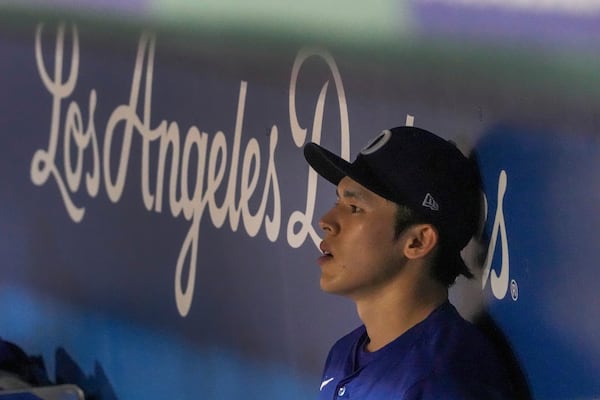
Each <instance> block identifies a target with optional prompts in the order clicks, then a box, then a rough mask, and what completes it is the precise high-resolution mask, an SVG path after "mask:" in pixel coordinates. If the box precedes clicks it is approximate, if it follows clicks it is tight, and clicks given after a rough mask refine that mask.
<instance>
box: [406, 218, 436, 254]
mask: <svg viewBox="0 0 600 400" xmlns="http://www.w3.org/2000/svg"><path fill="white" fill-rule="evenodd" d="M405 235H406V236H405V238H406V241H405V242H404V243H405V245H404V255H405V256H406V258H408V259H417V258H424V257H427V256H428V255H429V254H431V252H432V251H433V249H434V248H435V246H436V245H437V244H438V241H439V233H438V231H437V229H435V228H434V227H433V225H431V224H418V225H414V226H412V227H410V228H408V229H407V230H406V232H405Z"/></svg>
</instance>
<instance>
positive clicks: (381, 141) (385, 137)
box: [360, 129, 392, 156]
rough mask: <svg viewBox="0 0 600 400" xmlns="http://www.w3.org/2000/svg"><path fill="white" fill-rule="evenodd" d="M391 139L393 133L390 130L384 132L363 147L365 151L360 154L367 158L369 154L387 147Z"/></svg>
mask: <svg viewBox="0 0 600 400" xmlns="http://www.w3.org/2000/svg"><path fill="white" fill-rule="evenodd" d="M391 137H392V131H390V130H389V129H386V130H384V131H382V132H381V133H380V134H379V136H377V137H376V138H374V139H371V141H370V142H369V143H368V144H367V145H366V146H365V147H363V149H362V150H361V151H360V154H362V155H365V156H366V155H368V154H372V153H375V152H376V151H377V150H379V149H380V148H382V147H383V146H385V144H386V143H387V142H389V141H390V139H391Z"/></svg>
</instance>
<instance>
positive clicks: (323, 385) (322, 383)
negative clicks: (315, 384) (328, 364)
mask: <svg viewBox="0 0 600 400" xmlns="http://www.w3.org/2000/svg"><path fill="white" fill-rule="evenodd" d="M334 379H335V378H329V379H327V380H324V381H323V382H321V388H320V389H319V392H320V391H322V390H323V388H324V387H325V386H327V384H328V383H329V382H331V381H332V380H334Z"/></svg>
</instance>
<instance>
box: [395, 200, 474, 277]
mask: <svg viewBox="0 0 600 400" xmlns="http://www.w3.org/2000/svg"><path fill="white" fill-rule="evenodd" d="M417 224H431V225H433V226H434V227H435V228H436V229H437V230H438V234H439V241H438V246H437V251H436V253H435V256H434V258H433V262H432V264H431V270H430V271H431V275H432V277H433V278H434V279H435V280H437V281H438V282H440V283H442V284H443V285H445V286H446V287H449V286H452V285H453V284H454V282H455V281H456V277H457V276H458V275H464V276H465V277H467V278H468V279H471V278H473V274H472V273H471V271H469V270H468V269H466V268H465V267H464V264H463V263H462V262H458V261H459V260H457V257H458V258H460V253H457V251H456V249H450V248H449V246H448V245H447V244H446V240H445V236H444V234H443V232H440V229H439V228H438V227H437V226H436V225H435V224H434V223H432V222H431V221H428V220H427V219H426V218H423V217H421V216H419V215H418V214H417V213H416V212H414V211H413V210H412V209H411V208H409V207H406V206H404V205H402V204H396V216H395V221H394V231H395V239H398V238H399V237H400V235H401V234H402V232H404V231H405V230H406V229H407V228H409V227H411V226H413V225H417Z"/></svg>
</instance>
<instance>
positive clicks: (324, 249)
mask: <svg viewBox="0 0 600 400" xmlns="http://www.w3.org/2000/svg"><path fill="white" fill-rule="evenodd" d="M319 249H320V250H321V257H319V264H321V263H323V262H325V261H327V260H330V259H331V258H333V253H331V251H330V250H329V247H328V246H327V244H326V243H325V242H321V244H320V245H319Z"/></svg>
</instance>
